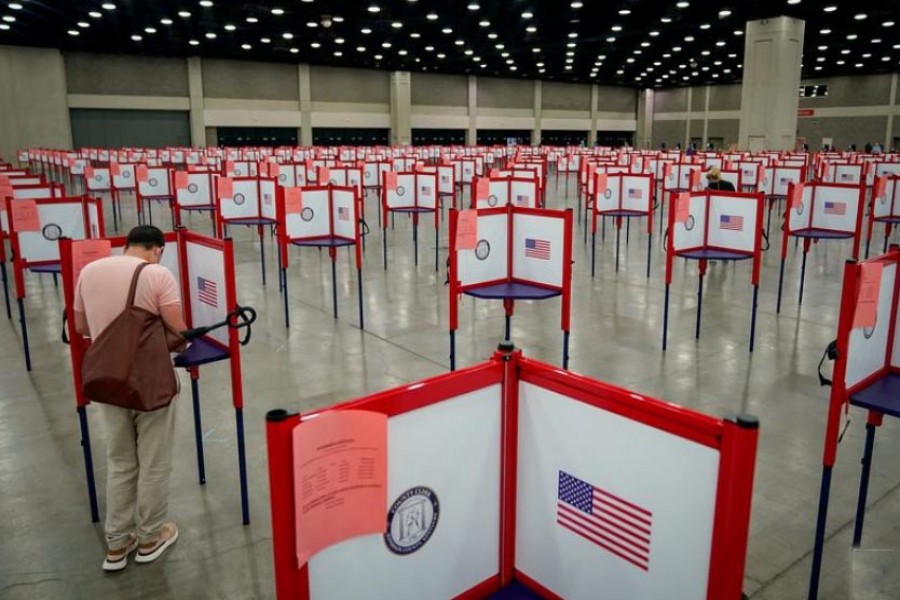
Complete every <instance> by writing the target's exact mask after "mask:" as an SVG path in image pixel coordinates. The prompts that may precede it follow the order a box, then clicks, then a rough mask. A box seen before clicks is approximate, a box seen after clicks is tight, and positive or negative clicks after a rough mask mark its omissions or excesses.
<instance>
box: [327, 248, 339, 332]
mask: <svg viewBox="0 0 900 600" xmlns="http://www.w3.org/2000/svg"><path fill="white" fill-rule="evenodd" d="M329 250H331V253H330V254H331V305H332V308H333V309H334V318H335V319H337V318H338V305H337V257H336V256H335V255H334V248H329Z"/></svg>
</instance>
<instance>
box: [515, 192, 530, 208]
mask: <svg viewBox="0 0 900 600" xmlns="http://www.w3.org/2000/svg"><path fill="white" fill-rule="evenodd" d="M516 204H518V205H519V206H527V205H528V196H526V195H525V194H516Z"/></svg>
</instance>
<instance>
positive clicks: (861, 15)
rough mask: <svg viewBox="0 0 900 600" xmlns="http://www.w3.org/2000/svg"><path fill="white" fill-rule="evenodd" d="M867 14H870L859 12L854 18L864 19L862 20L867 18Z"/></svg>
mask: <svg viewBox="0 0 900 600" xmlns="http://www.w3.org/2000/svg"><path fill="white" fill-rule="evenodd" d="M867 16H868V15H866V13H859V14H857V15H853V18H854V19H856V20H857V21H862V20H864V19H866V17H867Z"/></svg>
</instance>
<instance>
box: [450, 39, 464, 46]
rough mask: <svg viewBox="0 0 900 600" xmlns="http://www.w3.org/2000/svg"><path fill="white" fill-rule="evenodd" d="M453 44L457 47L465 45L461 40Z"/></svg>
mask: <svg viewBox="0 0 900 600" xmlns="http://www.w3.org/2000/svg"><path fill="white" fill-rule="evenodd" d="M453 43H454V44H456V45H457V46H462V45H464V44H465V42H464V41H463V40H456V41H455V42H453Z"/></svg>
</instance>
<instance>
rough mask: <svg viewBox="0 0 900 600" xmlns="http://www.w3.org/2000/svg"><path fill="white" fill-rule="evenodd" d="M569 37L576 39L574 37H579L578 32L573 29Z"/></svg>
mask: <svg viewBox="0 0 900 600" xmlns="http://www.w3.org/2000/svg"><path fill="white" fill-rule="evenodd" d="M569 37H570V38H572V39H574V38H577V37H578V34H577V33H575V32H574V31H573V32H572V33H570V34H569Z"/></svg>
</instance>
